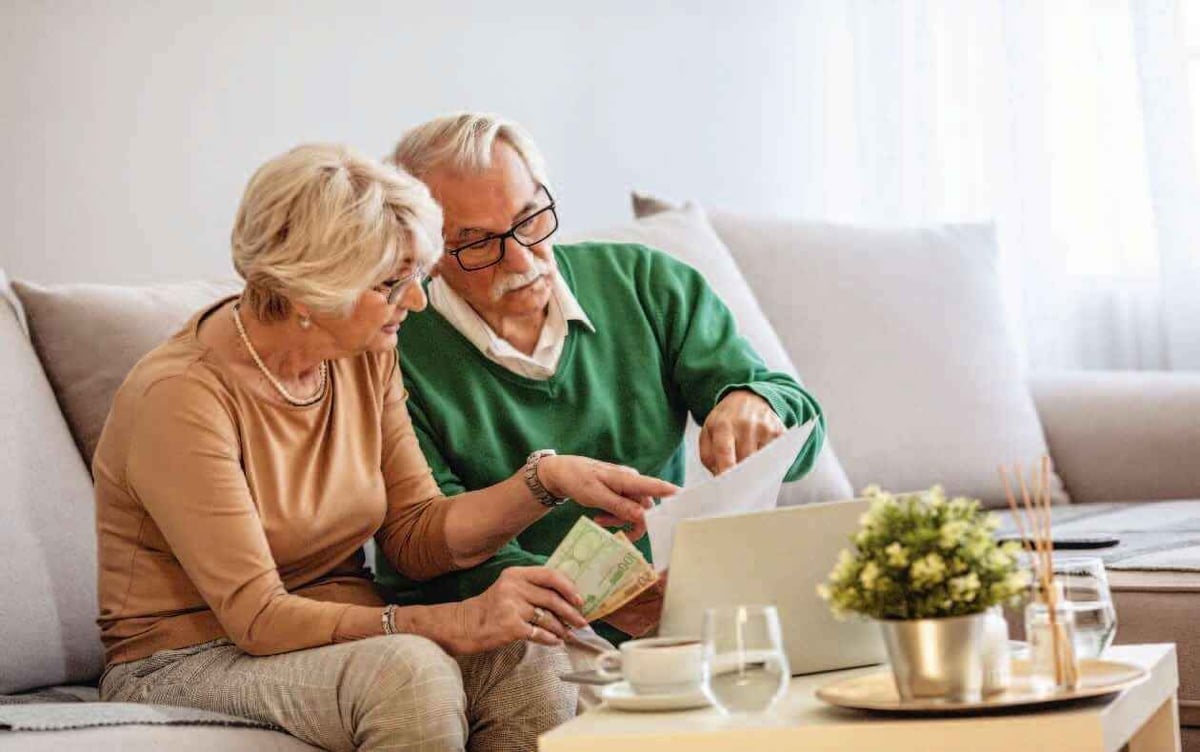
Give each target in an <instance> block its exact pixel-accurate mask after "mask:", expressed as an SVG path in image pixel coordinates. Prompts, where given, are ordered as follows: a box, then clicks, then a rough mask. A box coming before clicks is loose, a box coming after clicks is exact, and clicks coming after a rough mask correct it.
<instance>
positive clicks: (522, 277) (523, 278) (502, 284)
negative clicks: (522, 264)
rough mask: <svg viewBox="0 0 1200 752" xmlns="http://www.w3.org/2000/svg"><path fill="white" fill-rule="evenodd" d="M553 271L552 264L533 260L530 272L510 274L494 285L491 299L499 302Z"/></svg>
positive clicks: (537, 259)
mask: <svg viewBox="0 0 1200 752" xmlns="http://www.w3.org/2000/svg"><path fill="white" fill-rule="evenodd" d="M552 270H553V269H552V267H551V266H550V262H548V261H543V260H542V259H539V258H534V259H531V261H530V268H529V271H527V272H524V273H522V274H510V275H508V276H506V277H503V278H501V279H498V280H496V283H495V284H493V285H492V293H491V298H492V300H499V299H500V298H501V297H503V296H504V295H506V294H508V293H510V292H512V291H513V290H516V289H518V288H521V287H524V286H525V285H527V284H529V283H530V282H533V281H534V280H536V279H537V278H538V277H541V276H542V275H545V274H549V273H550V272H551V271H552Z"/></svg>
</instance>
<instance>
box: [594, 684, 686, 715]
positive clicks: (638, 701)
mask: <svg viewBox="0 0 1200 752" xmlns="http://www.w3.org/2000/svg"><path fill="white" fill-rule="evenodd" d="M600 697H602V698H603V699H604V701H605V702H606V703H607V704H608V707H610V708H612V709H614V710H631V711H635V712H639V711H640V712H644V713H649V712H654V711H661V710H691V709H692V708H703V707H707V706H708V698H707V697H705V696H704V693H703V692H701V691H700V690H699V689H697V690H696V691H695V692H687V693H683V694H674V695H639V694H637V693H636V692H634V691H633V687H630V686H629V682H625V681H621V682H617V683H616V684H609V685H608V686H607V687H605V688H604V689H602V690H600Z"/></svg>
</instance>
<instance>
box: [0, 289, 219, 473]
mask: <svg viewBox="0 0 1200 752" xmlns="http://www.w3.org/2000/svg"><path fill="white" fill-rule="evenodd" d="M13 289H14V290H15V291H16V293H17V296H18V297H19V298H20V299H21V303H22V305H23V306H24V308H25V315H26V318H27V319H28V323H29V331H30V336H31V338H32V339H33V344H34V347H36V348H37V352H38V355H39V356H40V358H41V360H42V364H43V365H44V366H45V368H46V373H47V375H48V376H49V377H50V383H51V385H52V386H53V387H54V393H55V394H56V395H57V396H58V401H59V403H60V404H61V405H62V410H63V413H64V414H65V415H66V417H67V422H68V424H69V425H70V426H71V432H72V433H73V434H74V436H75V441H76V443H77V444H78V446H79V451H80V452H81V453H82V454H83V456H84V457H85V458H86V459H87V462H88V464H89V465H90V464H91V460H92V455H93V454H94V453H95V451H96V444H97V443H98V442H99V441H100V431H101V430H102V429H103V428H104V421H105V419H106V418H107V417H108V410H109V408H110V407H111V406H112V400H113V395H114V394H116V392H117V387H119V386H120V385H121V382H123V381H124V380H125V376H126V374H128V373H129V371H130V369H132V368H133V366H134V364H135V363H137V361H138V360H140V359H141V357H142V356H143V355H145V354H146V353H147V352H149V351H150V350H151V349H153V348H154V347H156V346H157V345H159V344H161V343H162V342H164V341H165V340H166V339H167V338H168V337H169V336H171V335H172V334H174V333H175V331H176V330H178V329H179V327H181V326H182V325H183V324H184V322H186V321H187V319H188V318H189V317H190V316H191V315H192V314H193V313H195V312H196V311H197V310H199V309H200V308H201V307H203V306H204V305H206V304H208V303H211V302H212V301H214V300H216V299H218V298H220V297H223V296H225V295H229V294H231V293H233V292H236V291H238V290H239V289H241V285H240V283H235V282H232V281H230V282H189V283H182V284H164V285H156V286H153V287H116V286H110V285H91V284H72V285H55V286H53V287H42V286H40V285H34V284H31V283H28V282H18V281H14V282H13Z"/></svg>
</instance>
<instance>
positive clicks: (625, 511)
mask: <svg viewBox="0 0 1200 752" xmlns="http://www.w3.org/2000/svg"><path fill="white" fill-rule="evenodd" d="M538 477H539V478H540V479H541V481H542V485H544V486H545V487H546V490H547V491H549V492H550V493H552V494H554V495H555V496H569V497H571V498H572V499H574V500H575V502H576V503H577V504H580V505H582V506H585V507H592V508H594V509H600V510H603V511H604V512H605V514H601V515H597V516H596V518H595V519H596V524H598V525H602V526H604V527H621V526H623V525H625V524H630V525H632V529H631V530H629V531H628V532H627V533H626V534H625V535H626V537H628V538H629V540H637V539H638V538H641V537H642V536H643V535H644V534H645V533H646V519H645V517H644V514H645V510H647V509H650V508H651V507H653V506H654V501H653V497H655V496H658V497H663V496H671V495H673V494H674V493H676V492H677V491H679V487H678V486H676V485H674V484H672V483H668V482H666V481H665V480H659V479H658V478H650V477H647V476H645V475H642V474H640V473H638V471H637V470H634V469H633V468H631V467H625V466H624V465H614V464H612V463H609V462H601V461H599V460H593V459H588V458H587V457H576V456H573V455H568V454H559V455H551V456H549V457H543V458H542V460H541V462H540V463H539V464H538Z"/></svg>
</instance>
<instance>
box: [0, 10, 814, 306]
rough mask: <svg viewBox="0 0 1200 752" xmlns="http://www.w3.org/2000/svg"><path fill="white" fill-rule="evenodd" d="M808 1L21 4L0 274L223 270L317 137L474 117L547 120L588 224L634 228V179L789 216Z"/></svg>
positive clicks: (369, 143) (368, 138) (379, 142)
mask: <svg viewBox="0 0 1200 752" xmlns="http://www.w3.org/2000/svg"><path fill="white" fill-rule="evenodd" d="M789 6H790V4H789V3H787V2H780V3H778V4H776V3H767V2H761V3H760V2H741V3H729V2H690V3H676V4H669V3H655V2H645V1H642V2H637V1H630V0H614V1H610V2H604V3H596V2H589V3H582V2H580V3H571V2H569V1H568V0H560V2H485V1H482V0H481V1H479V2H475V1H463V2H453V3H447V4H445V5H439V4H437V3H434V2H384V1H379V2H357V1H356V2H332V1H330V2H321V1H319V0H298V1H294V2H262V1H252V0H246V1H243V2H236V1H230V0H214V1H213V2H197V1H191V2H183V1H175V2H133V1H132V0H129V1H126V2H117V1H106V2H89V1H87V0H71V1H61V2H54V1H50V0H45V1H41V2H39V1H38V0H7V1H6V2H5V3H4V4H3V7H2V8H0V43H2V44H0V50H3V53H2V54H3V55H4V56H5V58H6V59H4V60H3V63H2V67H0V101H2V102H3V108H2V110H0V167H2V168H3V177H4V179H3V180H0V266H3V267H4V268H5V269H6V270H7V272H8V273H9V275H10V276H12V277H17V278H24V279H31V280H37V281H43V282H65V281H98V282H120V283H129V282H147V281H153V280H167V279H189V278H194V277H199V276H207V277H212V276H224V275H226V274H229V273H230V270H231V267H230V265H229V261H228V255H229V252H228V232H229V227H230V224H231V222H232V218H233V214H234V211H235V208H236V206H237V202H238V199H239V197H240V194H241V191H242V188H243V186H244V183H245V181H246V179H247V178H248V177H249V175H250V173H251V172H252V171H253V170H254V168H255V167H256V166H257V165H259V164H260V163H261V162H262V161H264V160H265V159H267V158H269V157H271V156H273V155H275V154H277V153H279V152H281V151H283V150H285V149H287V148H289V147H290V146H293V145H295V144H297V143H300V142H304V141H314V140H338V141H345V142H348V143H351V144H354V145H356V146H358V147H360V148H362V149H364V150H366V151H367V152H368V153H371V154H375V155H383V154H385V153H386V152H387V151H388V150H389V148H390V146H391V145H392V143H393V142H394V140H395V138H396V137H397V135H398V134H399V133H400V132H401V131H402V130H403V129H404V128H406V127H408V126H410V125H412V124H414V123H417V122H419V121H421V120H423V119H425V118H428V117H431V116H433V115H437V114H441V113H444V112H447V111H452V110H459V109H482V110H492V111H497V112H502V113H504V114H506V115H508V116H510V117H513V118H516V119H517V120H519V121H521V122H522V123H523V124H524V125H526V127H527V128H529V129H530V130H531V131H532V132H533V133H534V135H535V137H536V138H537V139H538V141H539V142H540V144H541V146H542V148H543V149H544V151H545V152H546V156H547V159H548V162H549V165H550V170H551V174H552V176H553V177H554V179H555V183H556V186H557V188H558V196H557V197H558V198H559V200H560V203H561V205H562V213H563V215H564V217H563V219H564V224H565V225H566V227H567V228H568V229H576V230H577V229H584V228H589V227H597V226H600V225H606V224H614V223H619V222H622V221H625V220H626V219H627V218H628V216H629V209H628V191H629V189H630V188H633V187H637V188H641V189H645V190H651V191H655V192H659V193H662V194H664V195H668V196H670V197H674V198H694V199H699V200H700V201H702V202H704V203H706V204H709V205H719V206H721V207H724V208H733V209H751V210H761V211H764V212H767V211H772V212H779V211H783V212H786V211H787V209H788V207H789V206H790V205H795V204H794V203H793V202H794V201H795V200H796V199H798V198H799V196H800V191H802V190H803V189H804V187H803V186H796V185H793V184H792V182H791V181H789V179H788V178H789V174H790V173H791V167H790V165H792V164H793V160H795V159H797V158H799V156H798V150H797V149H796V148H795V146H794V144H795V143H796V138H795V131H796V128H797V123H798V122H803V119H802V118H800V119H799V121H798V119H797V117H796V115H797V112H796V111H797V107H798V105H797V102H796V101H795V99H796V97H795V94H794V93H793V92H794V91H795V87H794V85H793V84H794V79H795V78H796V75H797V70H796V66H797V63H798V57H799V56H798V54H797V51H796V39H797V36H796V31H797V24H798V23H799V20H798V19H797V17H796V16H797V14H796V13H795V12H794V11H792V10H790V9H789ZM601 16H602V17H601Z"/></svg>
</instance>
